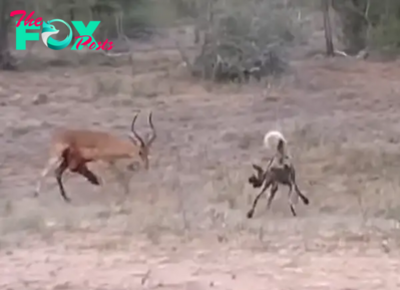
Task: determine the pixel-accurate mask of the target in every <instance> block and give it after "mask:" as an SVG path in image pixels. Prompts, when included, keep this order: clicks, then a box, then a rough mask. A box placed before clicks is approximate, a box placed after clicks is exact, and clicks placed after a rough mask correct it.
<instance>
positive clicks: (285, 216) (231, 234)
mask: <svg viewBox="0 0 400 290" xmlns="http://www.w3.org/2000/svg"><path fill="white" fill-rule="evenodd" d="M145 56H146V54H143V55H142V54H140V55H138V56H137V59H134V63H135V62H136V63H139V64H140V70H138V69H137V68H136V67H134V69H132V67H131V66H128V65H127V66H119V67H112V66H94V65H91V66H85V67H77V68H68V67H63V68H49V69H48V70H47V71H42V72H40V74H34V73H32V72H18V73H2V78H1V80H0V92H1V96H2V106H1V107H0V112H1V114H0V121H1V122H0V126H1V132H2V139H1V148H2V159H3V160H2V164H3V166H2V167H1V168H0V176H1V180H0V188H1V194H2V198H1V202H0V213H1V215H2V217H1V220H0V236H1V238H0V252H1V253H2V254H1V255H4V257H2V261H3V262H2V263H3V264H4V265H7V268H9V269H13V271H16V272H17V271H22V270H20V269H21V268H18V267H21V263H32V264H35V265H36V267H34V268H32V269H30V270H27V271H28V272H29V273H30V274H26V275H25V276H24V279H25V280H24V281H25V283H27V284H25V287H27V285H28V286H29V285H31V286H32V287H33V285H36V286H37V285H46V283H47V282H46V281H50V280H51V281H53V282H52V283H54V285H53V289H56V288H57V289H62V287H64V288H63V289H81V288H79V287H82V285H83V284H84V282H83V281H87V283H89V284H87V285H89V286H87V287H88V289H90V287H92V288H93V289H94V288H96V287H104V289H111V288H109V287H111V286H114V287H120V288H121V289H125V288H129V287H142V286H143V285H142V286H138V285H141V282H143V279H144V277H147V276H150V278H149V277H147V278H146V279H144V280H146V281H145V283H144V284H145V285H147V286H146V287H157V285H158V286H160V283H161V284H165V287H166V289H209V288H208V287H211V286H210V283H216V284H215V285H214V284H213V285H214V287H222V286H224V287H228V288H229V287H231V288H229V289H244V288H246V287H247V288H248V286H249V285H253V286H254V287H253V288H254V289H258V288H260V289H261V288H262V287H261V286H260V285H266V284H265V283H267V282H266V281H268V283H269V284H268V285H271V286H276V287H278V288H279V289H282V288H287V289H290V287H292V286H290V285H291V284H290V281H297V282H296V284H298V285H299V287H300V288H298V289H311V288H308V287H314V288H313V289H317V288H315V287H320V288H318V289H328V288H329V284H323V283H324V282H328V281H329V282H331V281H334V280H335V281H336V280H337V281H339V279H341V280H340V281H341V282H338V284H337V286H335V287H336V288H335V289H343V287H350V288H351V287H356V288H357V287H358V288H359V287H362V288H363V289H372V288H373V287H379V285H383V284H382V283H383V282H379V281H378V282H377V281H375V280H373V279H374V278H373V277H375V278H376V276H377V274H374V275H372V274H371V273H376V271H377V269H378V270H380V271H386V272H385V275H387V277H388V278H387V279H391V281H392V282H393V283H392V284H393V285H395V284H396V283H399V281H398V275H397V274H395V273H398V267H399V265H398V263H397V261H392V260H391V259H390V258H387V259H386V258H382V255H383V253H386V254H392V253H397V252H398V249H399V244H398V241H399V236H398V227H399V224H398V222H397V220H398V219H399V214H400V198H398V196H397V188H398V186H399V182H400V181H399V178H398V174H397V172H396V168H398V164H399V160H400V155H399V153H398V142H399V140H398V138H397V137H396V136H397V135H398V132H397V131H398V130H397V128H398V125H399V124H397V123H398V120H397V119H398V116H397V115H398V114H397V111H398V109H399V108H398V107H399V106H400V101H399V100H398V96H397V95H398V93H397V92H398V91H399V90H400V83H399V81H398V80H397V79H396V77H394V76H396V75H398V74H399V69H398V63H392V64H378V63H365V62H355V63H349V62H347V63H345V62H341V61H340V60H339V61H337V62H335V64H332V63H331V62H328V61H325V60H313V61H303V62H297V63H294V64H293V66H294V73H293V74H292V75H290V76H287V77H286V78H285V79H282V80H280V81H279V83H274V82H272V83H270V86H269V87H268V88H265V87H264V86H261V85H249V86H246V87H237V86H235V85H227V86H223V87H215V86H209V85H207V84H206V85H205V84H201V83H198V82H195V81H193V80H191V79H188V78H186V77H184V76H183V75H182V71H181V68H180V66H179V54H178V53H177V52H172V51H165V52H163V51H159V52H157V53H156V54H154V53H149V55H148V56H147V57H145ZM38 94H45V95H46V96H47V98H46V101H45V102H43V103H42V102H35V101H34V99H35V98H36V96H37V95H38ZM137 110H143V111H148V110H152V111H153V112H154V117H155V120H154V122H155V125H156V127H157V128H158V132H159V137H158V141H156V143H155V144H154V150H153V158H152V160H151V170H150V171H149V172H141V171H139V172H137V173H136V174H135V175H133V176H132V179H131V189H132V192H131V196H130V198H129V199H128V201H127V202H126V203H125V204H123V205H122V206H117V205H115V203H116V202H117V201H118V200H119V199H120V198H121V197H122V194H123V192H122V190H121V188H120V187H119V186H118V184H116V183H115V181H114V180H113V177H112V175H111V174H110V172H109V171H107V170H105V169H104V168H102V167H100V166H98V165H94V166H93V167H94V170H95V171H96V172H99V174H100V175H101V176H102V177H103V178H104V179H105V180H106V184H105V186H104V187H102V188H94V187H93V186H92V185H90V184H87V183H86V182H85V181H84V180H82V179H81V178H80V177H77V176H73V175H71V176H70V177H69V178H68V180H67V181H66V187H67V191H68V192H69V195H70V196H71V198H72V200H73V203H72V205H66V204H64V203H63V201H62V199H61V197H60V196H59V194H58V190H57V187H56V185H55V182H54V180H52V178H51V177H49V178H48V179H47V181H46V189H45V192H44V193H43V194H42V196H41V197H40V198H39V199H38V200H33V199H32V198H31V195H32V193H33V187H34V183H35V179H36V178H37V176H38V174H39V171H40V169H41V167H42V166H43V162H44V161H45V154H46V146H47V145H46V144H47V140H48V137H49V133H50V129H51V128H53V127H56V126H61V125H66V124H68V125H70V126H81V127H93V128H102V129H104V130H114V131H115V132H116V134H125V133H126V130H128V128H129V124H130V121H131V118H132V116H133V113H134V112H136V111H137ZM144 115H145V114H144ZM139 122H140V123H141V124H139V126H140V125H142V126H143V129H140V130H148V128H147V127H146V120H145V119H144V118H143V119H141V120H139ZM272 128H277V129H281V130H283V132H284V134H285V135H286V136H287V138H288V140H289V142H290V149H291V151H292V155H293V156H294V159H295V164H296V168H298V169H297V170H298V175H299V176H298V179H299V185H300V186H301V187H302V188H303V189H304V192H305V194H307V195H308V196H309V197H310V200H311V205H310V206H309V207H303V206H301V207H299V217H298V218H297V219H294V218H292V217H291V215H290V212H289V209H288V207H287V204H286V197H285V198H282V195H285V194H286V192H285V191H284V190H283V191H282V192H280V193H278V197H277V198H276V200H275V201H274V203H273V205H272V208H271V210H270V212H267V211H266V210H265V204H266V203H265V202H264V201H263V202H261V204H260V207H258V208H257V210H256V216H255V219H254V220H247V219H246V218H245V216H246V215H245V213H246V212H247V210H248V207H249V205H250V202H251V199H252V198H253V197H254V196H255V194H256V192H255V191H254V190H253V189H252V188H251V187H250V186H249V185H247V184H246V182H247V177H248V175H249V174H250V172H251V167H250V164H251V162H252V161H253V160H260V159H261V158H265V152H264V151H263V149H262V148H261V139H262V135H263V133H265V131H266V130H268V129H272ZM146 132H147V131H146ZM28 144H29V145H28ZM121 166H122V165H121ZM149 242H150V243H149ZM178 249H179V250H178ZM29 252H30V253H29ZM261 252H263V253H261ZM54 253H57V255H59V257H60V258H56V257H57V255H55V254H54ZM79 253H80V254H79ZM127 253H129V255H127ZM193 253H195V254H193ZM316 253H318V254H316ZM27 254H29V256H27ZM78 254H79V255H81V257H80V258H79V255H78ZM192 254H193V255H194V256H192ZM44 257H48V258H44ZM96 257H97V258H96ZM160 257H161V258H160ZM190 257H193V261H192V262H189V261H190V260H191V258H190ZM224 257H226V260H224ZM344 257H346V259H350V260H349V262H348V264H347V266H346V267H347V268H346V269H347V270H346V271H348V272H346V273H347V274H346V275H347V276H346V275H344V273H343V271H344V269H343V263H342V264H341V261H342V262H343V261H344V260H343V259H344ZM46 259H50V260H49V261H48V260H46ZM51 259H54V260H51ZM96 259H97V260H96ZM160 259H161V261H160ZM163 259H164V260H163ZM118 261H119V262H118ZM143 261H147V262H146V263H147V264H146V263H143V265H147V266H146V267H148V268H146V267H145V266H143V265H142V266H140V265H139V264H140V263H141V262H143ZM267 261H268V262H267ZM263 262H264V264H263ZM356 262H357V263H360V264H357V263H356ZM62 263H64V264H65V263H66V264H65V265H69V264H70V263H72V264H74V265H82V271H85V269H86V270H88V269H89V268H90V267H92V266H89V265H91V263H93V265H97V266H96V267H97V268H96V269H97V270H93V269H92V268H90V269H91V270H90V271H92V272H93V276H91V278H90V277H89V278H82V277H81V278H79V277H78V276H76V275H75V276H74V275H71V271H72V270H74V267H72V266H65V267H64V270H57V269H58V268H57V267H59V265H61V264H62ZM118 263H120V264H119V266H115V265H116V264H118ZM265 263H267V264H265ZM313 263H314V264H313ZM72 264H71V265H72ZM240 264H241V265H242V268H240V267H239V265H240ZM113 265H114V266H113ZM157 265H167V268H169V269H170V271H177V272H176V273H181V274H182V275H181V276H180V278H181V279H182V280H179V279H178V278H179V277H175V278H174V277H170V276H168V275H167V274H166V273H165V271H164V270H160V269H159V268H157V267H158V266H157ZM233 265H236V266H233ZM311 265H312V266H311ZM390 265H392V266H390ZM317 266H318V267H317ZM113 267H116V268H115V269H118V272H116V270H109V269H112V268H113ZM160 267H161V266H160ZM218 267H219V268H218ZM264 267H266V268H267V270H265V269H264V270H262V269H263V268H264ZM0 268H5V267H0ZM128 268H130V269H134V270H131V271H136V270H137V271H138V272H139V274H137V275H136V274H134V273H131V272H129V271H128V270H127V269H128ZM216 268H218V269H216ZM18 269H19V270H18ZM105 269H108V270H105ZM135 269H136V270H135ZM149 269H151V274H148V271H150V270H149ZM206 269H208V270H207V271H209V272H207V271H206ZM287 269H292V270H287ZM384 269H386V270H384ZM396 269H397V270H396ZM1 271H3V270H0V275H2V274H4V273H2V272H1ZM9 271H12V270H9ZM54 271H55V272H54ZM57 271H58V272H57ZM88 271H89V270H88ZM96 271H100V272H101V271H106V272H104V273H107V274H105V276H104V279H103V278H99V277H98V275H99V274H98V273H99V272H96ZM229 271H231V272H232V273H231V274H227V273H230V272H229ZM257 271H258V272H257ZM260 271H261V272H262V273H261V272H260ZM263 271H264V272H263ZM268 271H269V274H268V273H267V272H268ZM296 271H297V272H296ZM351 271H353V272H352V273H353V274H354V275H355V277H357V275H358V277H359V279H361V277H367V276H368V279H369V280H368V279H365V281H367V280H368V281H369V284H368V283H367V282H365V281H364V279H363V281H361V280H357V279H356V278H352V277H351V275H350V272H351ZM374 271H375V272H374ZM28 272H26V273H28ZM53 272H54V273H53ZM10 273H11V272H10ZM44 273H53V274H44ZM196 273H197V274H196ZM257 273H259V274H257ZM260 273H261V274H260ZM271 273H277V275H273V274H271ZM299 273H303V274H299ZM304 273H308V274H307V275H309V276H307V275H305V274H304ZM318 273H319V274H318ZM380 273H381V274H382V275H383V273H384V272H380ZM39 274H40V275H41V276H40V277H41V278H40V279H38V281H39V282H37V283H36V284H35V282H34V281H33V282H32V279H30V278H29V277H28V276H29V275H39ZM325 274H326V275H327V276H323V275H325ZM4 275H5V274H4ZM7 275H8V274H7ZM96 275H97V276H96ZM129 275H133V276H134V277H135V278H131V280H129V278H127V277H133V276H129ZM135 275H136V276H137V277H136V276H135ZM196 275H197V276H196ZM236 275H237V277H236ZM318 275H320V276H319V277H318ZM178 276H179V275H178ZM8 277H9V278H7V281H6V282H0V285H3V284H1V283H5V284H4V285H8V286H9V287H14V288H15V289H18V287H22V286H21V285H23V282H21V281H22V280H23V279H22V280H18V279H17V278H13V276H12V275H9V276H8ZM50 277H53V278H50ZM54 277H56V278H57V279H55V278H54ZM96 277H97V278H96ZM107 277H108V280H107V279H106V278H107ZM116 277H117V278H116ZM193 277H197V278H196V279H195V278H193ZM279 277H281V278H279ZM321 277H325V278H321ZM346 277H347V278H346ZM49 279H50V280H49ZM110 279H111V280H110ZM296 279H297V280H296ZM352 279H353V280H352ZM354 279H356V280H354ZM26 280H29V281H26ZM55 280H57V281H56V282H54V281H55ZM106 280H107V281H106ZM192 280H193V281H194V280H196V281H197V282H196V281H195V282H193V281H192ZM96 281H97V282H96ZM113 281H114V282H113ZM124 281H130V282H126V283H128V284H129V283H131V284H129V285H131V286H129V285H128V284H124V283H125V282H124ZM135 281H136V282H135ZM182 281H184V282H182ZM252 281H257V284H256V282H252ZM7 283H8V284H7ZM21 283H22V284H21ZM32 283H33V284H32ZM65 283H67V284H65ZM68 283H70V284H68ZM107 283H109V284H107ZM190 283H192V284H190ZM193 283H194V284H196V283H200V284H199V285H200V286H199V285H197V284H196V285H197V286H196V285H194V284H193ZM218 283H219V284H218ZM253 283H254V284H253ZM10 285H11V286H10ZM104 285H106V286H104ZM107 285H108V286H107ZM110 285H111V286H110ZM127 285H128V286H127ZM132 285H133V286H132ZM151 285H152V286H151ZM188 285H189V286H188ZM218 285H219V286H218ZM324 285H325V286H324ZM396 285H399V284H396ZM245 286H246V287H245ZM331 286H332V285H331ZM60 287H61V288H60ZM143 287H144V286H143ZM168 287H169V288H168ZM184 287H189V288H184ZM196 287H198V288H196ZM202 287H203V288H202ZM257 287H258V288H257ZM288 287H289V288H288ZM332 287H333V286H332ZM340 287H342V288H340ZM389 288H390V287H389ZM395 288H396V287H394V288H393V289H395ZM21 289H22V288H21ZM96 289H100V288H96ZM135 289H139V288H135ZM329 289H333V288H329ZM386 289H388V288H386ZM391 289H392V288H391Z"/></svg>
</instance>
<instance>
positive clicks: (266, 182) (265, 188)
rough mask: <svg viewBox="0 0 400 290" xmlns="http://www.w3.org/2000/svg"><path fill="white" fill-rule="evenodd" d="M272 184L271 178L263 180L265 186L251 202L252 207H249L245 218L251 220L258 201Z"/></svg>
mask: <svg viewBox="0 0 400 290" xmlns="http://www.w3.org/2000/svg"><path fill="white" fill-rule="evenodd" d="M272 183H273V179H272V178H268V177H267V179H266V180H265V185H264V187H263V189H262V190H261V192H260V193H259V194H258V195H257V196H256V198H255V199H254V202H253V206H252V207H251V209H250V210H249V212H248V213H247V218H249V219H250V218H252V217H253V215H254V210H255V208H256V206H257V203H258V200H259V199H260V197H261V196H262V195H263V194H264V193H265V191H266V190H267V188H268V187H269V186H270V185H271V184H272Z"/></svg>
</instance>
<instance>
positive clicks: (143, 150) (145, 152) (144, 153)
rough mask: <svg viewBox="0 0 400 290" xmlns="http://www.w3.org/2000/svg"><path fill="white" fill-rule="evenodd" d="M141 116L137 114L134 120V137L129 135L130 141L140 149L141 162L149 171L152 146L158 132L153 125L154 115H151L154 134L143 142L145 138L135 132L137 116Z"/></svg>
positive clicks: (132, 127)
mask: <svg viewBox="0 0 400 290" xmlns="http://www.w3.org/2000/svg"><path fill="white" fill-rule="evenodd" d="M138 115H139V113H138V114H136V116H135V117H134V118H133V121H132V125H131V133H132V135H129V137H130V139H131V140H132V142H133V143H134V144H135V145H136V146H137V147H138V155H139V158H140V161H141V162H142V164H143V166H144V168H146V169H149V150H150V146H151V144H152V143H153V141H154V140H155V139H156V136H157V135H156V130H155V129H154V125H153V120H152V113H150V115H149V124H150V128H151V131H152V133H151V134H150V136H149V137H148V138H146V140H143V138H142V137H141V136H140V135H139V134H138V133H137V132H136V131H135V122H136V119H137V116H138Z"/></svg>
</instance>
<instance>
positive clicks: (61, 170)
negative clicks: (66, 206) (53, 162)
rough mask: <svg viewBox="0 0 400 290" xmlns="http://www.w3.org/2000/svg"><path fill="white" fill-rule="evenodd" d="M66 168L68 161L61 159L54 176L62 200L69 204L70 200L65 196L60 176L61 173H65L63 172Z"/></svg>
mask: <svg viewBox="0 0 400 290" xmlns="http://www.w3.org/2000/svg"><path fill="white" fill-rule="evenodd" d="M67 168H68V161H67V160H66V159H65V158H63V160H62V162H61V164H60V165H59V166H58V167H57V168H56V170H55V175H56V180H57V183H58V187H59V188H60V193H61V196H62V197H63V199H64V200H65V201H66V202H68V203H69V202H71V200H70V199H69V197H68V196H67V195H66V193H65V189H64V185H63V183H62V175H63V173H64V172H65V170H66V169H67Z"/></svg>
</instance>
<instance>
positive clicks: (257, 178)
mask: <svg viewBox="0 0 400 290" xmlns="http://www.w3.org/2000/svg"><path fill="white" fill-rule="evenodd" d="M253 168H254V169H255V171H256V174H252V175H251V176H250V177H249V179H248V182H249V183H250V184H251V185H253V187H254V188H258V187H261V186H262V184H263V182H264V171H263V170H262V168H261V167H260V166H258V165H256V164H253Z"/></svg>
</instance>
